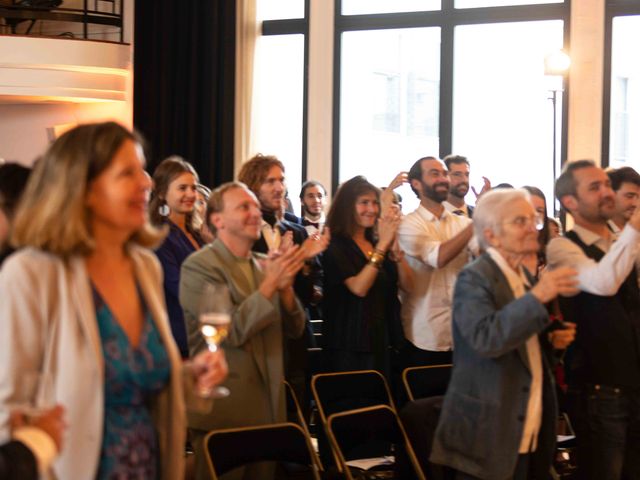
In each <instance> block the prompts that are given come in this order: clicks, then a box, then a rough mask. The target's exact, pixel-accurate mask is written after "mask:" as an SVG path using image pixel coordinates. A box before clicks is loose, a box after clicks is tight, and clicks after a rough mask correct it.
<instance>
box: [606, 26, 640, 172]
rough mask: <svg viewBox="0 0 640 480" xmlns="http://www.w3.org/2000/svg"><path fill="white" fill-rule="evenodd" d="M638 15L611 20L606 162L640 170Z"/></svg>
mask: <svg viewBox="0 0 640 480" xmlns="http://www.w3.org/2000/svg"><path fill="white" fill-rule="evenodd" d="M638 42H640V16H631V17H618V18H614V19H613V42H612V55H611V125H610V136H609V164H610V165H611V166H612V167H616V168H617V167H622V166H625V165H627V166H630V167H633V168H635V169H636V170H639V169H640V139H639V138H638V135H635V136H633V135H630V134H629V133H630V132H638V131H639V129H640V58H639V57H638V52H637V45H638V44H639V43H638Z"/></svg>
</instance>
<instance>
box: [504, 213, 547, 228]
mask: <svg viewBox="0 0 640 480" xmlns="http://www.w3.org/2000/svg"><path fill="white" fill-rule="evenodd" d="M504 223H508V224H510V225H515V226H516V227H518V228H527V227H531V226H533V227H535V229H536V230H538V231H540V230H542V229H543V228H544V219H543V218H542V217H541V216H540V215H534V216H532V217H525V216H524V215H522V216H519V217H516V218H514V219H513V220H510V221H508V222H504Z"/></svg>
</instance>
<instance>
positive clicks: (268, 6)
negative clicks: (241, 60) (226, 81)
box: [252, 0, 308, 212]
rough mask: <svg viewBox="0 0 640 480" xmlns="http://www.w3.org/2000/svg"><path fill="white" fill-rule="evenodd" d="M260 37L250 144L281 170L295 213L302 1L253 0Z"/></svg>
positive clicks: (301, 119)
mask: <svg viewBox="0 0 640 480" xmlns="http://www.w3.org/2000/svg"><path fill="white" fill-rule="evenodd" d="M256 6H257V17H258V20H259V21H261V25H262V35H261V36H260V37H259V38H258V41H257V44H256V51H255V61H254V88H253V109H252V115H253V118H252V137H253V138H252V145H253V147H254V150H255V151H256V152H260V153H262V154H265V155H275V156H276V157H278V159H279V160H280V161H281V162H282V163H283V164H284V166H285V177H286V181H287V188H288V191H289V198H290V200H291V202H292V205H293V207H294V211H296V212H297V211H299V200H298V193H299V192H300V186H301V185H302V181H303V180H304V178H303V177H304V162H305V158H304V157H305V145H304V137H305V135H304V131H305V115H304V113H305V101H306V99H305V98H304V95H305V94H304V92H305V88H306V78H305V68H306V61H307V60H306V53H305V52H306V35H307V30H308V27H307V25H308V22H307V20H306V10H307V7H308V3H307V1H305V0H257V4H256Z"/></svg>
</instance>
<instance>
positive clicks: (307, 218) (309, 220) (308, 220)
mask: <svg viewBox="0 0 640 480" xmlns="http://www.w3.org/2000/svg"><path fill="white" fill-rule="evenodd" d="M302 219H303V220H305V221H307V222H309V223H310V224H314V225H315V224H318V225H324V224H325V218H324V213H323V214H322V215H320V218H319V219H318V220H313V219H311V218H309V217H307V216H306V215H305V216H304V217H302Z"/></svg>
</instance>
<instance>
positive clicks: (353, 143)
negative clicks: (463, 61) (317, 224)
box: [339, 28, 440, 206]
mask: <svg viewBox="0 0 640 480" xmlns="http://www.w3.org/2000/svg"><path fill="white" fill-rule="evenodd" d="M439 82H440V29H439V28H415V29H401V30H375V31H358V32H347V33H344V34H343V35H342V65H341V84H340V175H339V176H340V181H341V182H342V181H344V180H348V179H349V178H351V177H353V176H355V175H366V176H367V178H368V179H369V181H370V182H372V183H374V184H375V185H378V186H384V185H387V184H388V183H389V182H390V181H391V179H392V178H393V177H394V176H395V175H396V174H397V173H398V172H399V171H401V170H408V169H409V167H410V166H411V164H412V163H413V161H415V160H417V159H418V158H419V157H421V156H425V155H437V154H438V146H439V138H438V107H439V96H440V85H439ZM399 193H400V194H401V195H402V196H403V199H405V200H407V201H408V202H409V203H411V199H412V198H415V195H414V194H413V193H412V192H411V190H410V188H409V187H408V186H407V187H406V189H405V187H403V188H402V189H401V190H400V191H399ZM406 205H407V203H406V202H405V206H406Z"/></svg>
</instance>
